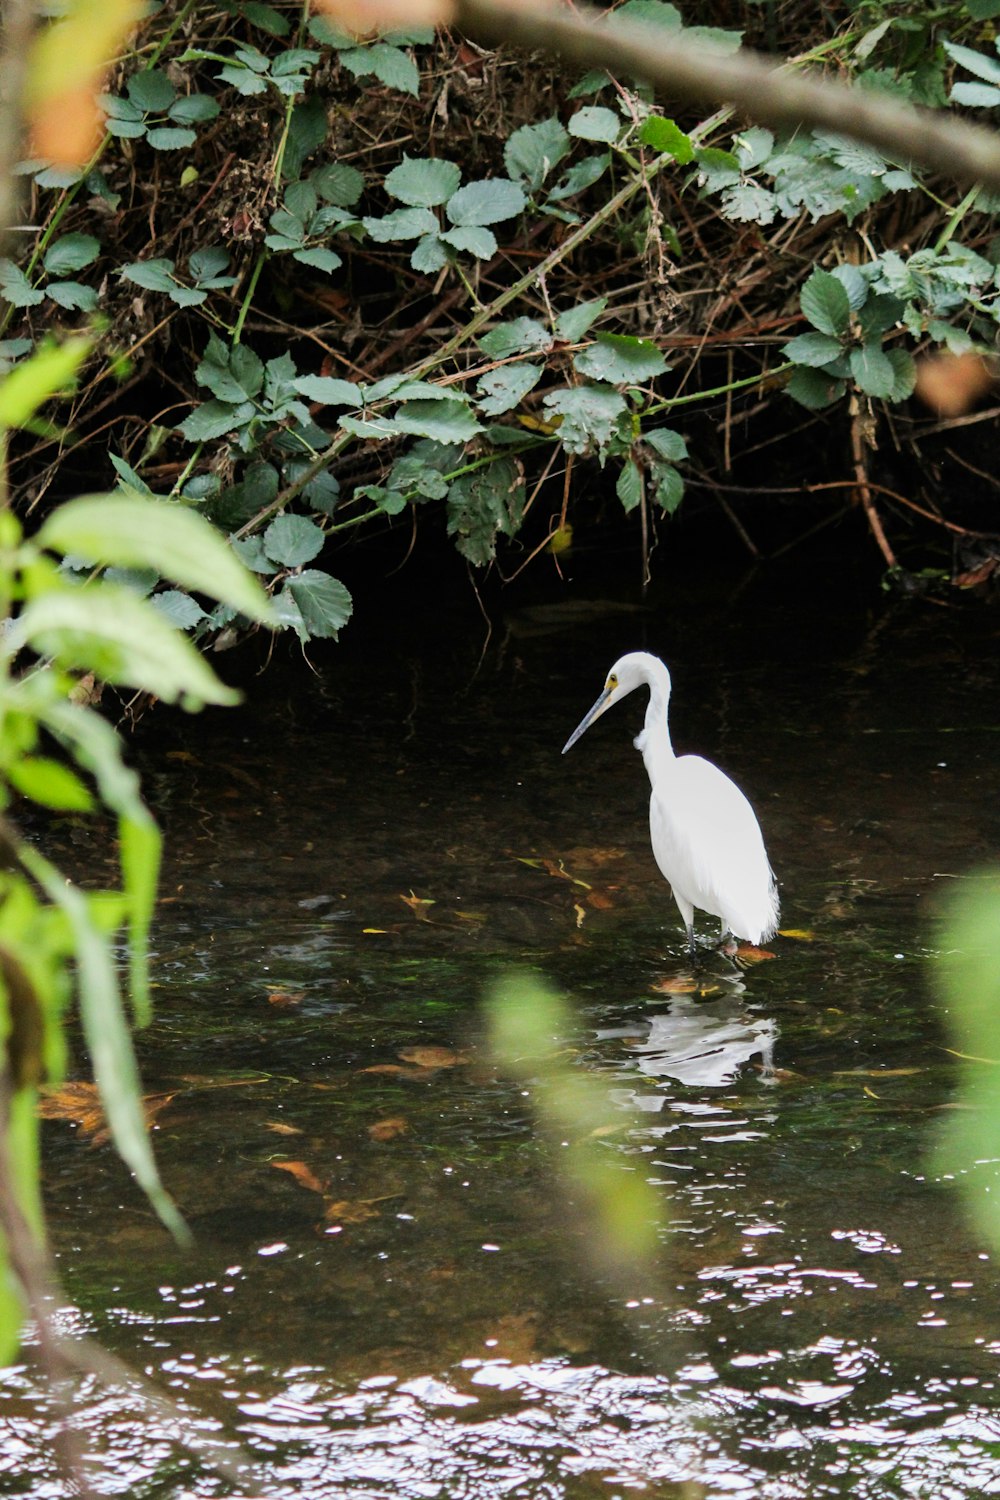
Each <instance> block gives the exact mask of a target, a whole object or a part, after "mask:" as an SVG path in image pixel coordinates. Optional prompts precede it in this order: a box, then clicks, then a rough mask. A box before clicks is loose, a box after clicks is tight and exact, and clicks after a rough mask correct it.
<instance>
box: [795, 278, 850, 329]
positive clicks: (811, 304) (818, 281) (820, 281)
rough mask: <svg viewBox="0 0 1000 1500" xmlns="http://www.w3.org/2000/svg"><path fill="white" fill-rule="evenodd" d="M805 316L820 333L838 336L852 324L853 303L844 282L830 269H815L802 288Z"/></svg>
mask: <svg viewBox="0 0 1000 1500" xmlns="http://www.w3.org/2000/svg"><path fill="white" fill-rule="evenodd" d="M801 304H802V313H803V316H804V317H805V318H806V319H807V320H808V321H809V322H810V323H811V324H812V325H813V327H814V328H818V329H819V331H820V333H828V334H831V335H833V336H834V337H836V336H837V335H839V334H844V333H846V332H847V330H848V329H849V327H850V325H851V304H850V299H849V298H848V295H847V292H846V291H845V289H844V286H843V283H842V282H841V281H839V280H838V278H837V277H836V276H832V275H831V274H830V272H829V271H813V273H812V275H811V276H810V277H809V279H808V281H807V282H806V283H805V285H804V286H803V288H802V294H801Z"/></svg>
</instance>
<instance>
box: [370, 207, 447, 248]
mask: <svg viewBox="0 0 1000 1500" xmlns="http://www.w3.org/2000/svg"><path fill="white" fill-rule="evenodd" d="M361 222H362V224H363V225H364V227H365V230H366V232H367V233H368V234H370V235H371V237H372V239H373V240H375V242H376V243H377V244H380V245H383V244H388V243H389V242H390V241H392V240H416V239H419V238H420V237H421V236H422V235H425V234H430V235H436V234H437V230H438V221H437V219H436V218H435V217H434V215H433V214H432V213H431V211H430V209H429V208H395V209H393V211H392V212H391V213H388V214H383V216H382V218H380V219H375V218H365V219H362V220H361Z"/></svg>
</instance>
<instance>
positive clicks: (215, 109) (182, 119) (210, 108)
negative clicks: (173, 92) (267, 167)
mask: <svg viewBox="0 0 1000 1500" xmlns="http://www.w3.org/2000/svg"><path fill="white" fill-rule="evenodd" d="M219 109H220V106H219V102H218V100H217V99H213V98H212V96H211V94H183V95H182V96H181V98H180V99H175V100H174V102H173V104H171V106H170V110H169V114H170V118H171V119H172V120H174V121H176V123H177V124H178V125H202V124H204V123H205V122H206V121H208V120H214V119H216V117H217V116H218V114H219ZM324 120H325V116H324Z"/></svg>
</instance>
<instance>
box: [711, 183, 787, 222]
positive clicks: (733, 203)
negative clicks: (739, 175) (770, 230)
mask: <svg viewBox="0 0 1000 1500" xmlns="http://www.w3.org/2000/svg"><path fill="white" fill-rule="evenodd" d="M721 208H722V212H723V214H724V215H725V217H726V218H727V219H731V220H732V221H733V223H734V224H771V223H773V221H774V218H775V216H776V215H777V212H778V208H779V201H778V198H777V195H776V194H774V193H772V192H771V190H770V188H765V187H761V185H760V183H758V182H738V183H735V184H734V185H733V186H732V187H729V188H726V189H725V190H724V192H723V194H722V203H721Z"/></svg>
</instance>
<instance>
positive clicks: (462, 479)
mask: <svg viewBox="0 0 1000 1500" xmlns="http://www.w3.org/2000/svg"><path fill="white" fill-rule="evenodd" d="M523 506H524V485H523V481H522V478H521V473H520V470H519V469H518V467H517V465H516V464H515V463H514V461H513V459H511V458H501V459H498V460H497V461H496V462H495V463H492V464H489V465H488V466H487V467H486V468H483V469H478V470H476V471H474V472H473V473H469V474H460V475H459V476H458V478H457V479H455V480H454V481H453V482H452V484H451V485H450V486H449V489H448V504H447V512H448V535H449V536H451V537H454V538H455V545H456V547H457V548H458V551H459V552H460V553H461V554H462V556H463V557H465V558H467V559H468V561H469V562H471V563H473V564H475V565H476V566H477V567H484V566H485V565H486V564H487V563H488V562H490V561H491V559H492V558H493V555H494V553H495V550H496V538H497V533H498V532H502V533H503V534H504V535H505V536H513V534H514V533H515V531H516V530H517V528H518V526H519V525H520V523H521V516H522V512H523Z"/></svg>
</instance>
